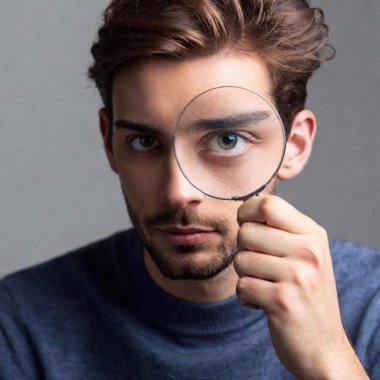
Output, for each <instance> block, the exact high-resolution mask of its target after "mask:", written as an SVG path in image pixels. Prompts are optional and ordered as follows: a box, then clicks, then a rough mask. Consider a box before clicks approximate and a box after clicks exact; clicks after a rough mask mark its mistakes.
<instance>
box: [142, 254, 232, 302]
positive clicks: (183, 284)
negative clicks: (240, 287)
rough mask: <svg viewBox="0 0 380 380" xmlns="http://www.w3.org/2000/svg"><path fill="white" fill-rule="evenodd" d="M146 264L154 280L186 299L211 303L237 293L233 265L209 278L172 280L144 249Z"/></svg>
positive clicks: (170, 291)
mask: <svg viewBox="0 0 380 380" xmlns="http://www.w3.org/2000/svg"><path fill="white" fill-rule="evenodd" d="M143 257H144V264H145V267H146V270H147V272H148V273H149V275H150V277H151V278H152V280H153V281H154V282H155V283H156V284H157V285H158V286H159V287H160V288H161V289H163V290H165V291H166V292H167V293H169V294H171V295H173V296H175V297H177V298H180V299H182V300H184V301H188V302H192V303H197V304H210V303H217V302H220V301H224V300H226V299H227V298H229V297H231V296H233V295H235V294H236V284H237V282H238V279H239V278H238V275H237V274H236V272H235V270H234V268H233V265H230V266H229V267H228V268H226V269H225V270H224V271H223V272H221V273H219V274H218V275H217V276H215V277H213V278H211V279H209V280H172V279H169V278H167V277H165V276H164V275H163V274H162V273H161V272H160V270H159V269H158V267H157V265H156V264H155V263H154V261H153V260H152V258H151V257H150V255H149V254H148V253H147V252H146V250H145V249H144V253H143Z"/></svg>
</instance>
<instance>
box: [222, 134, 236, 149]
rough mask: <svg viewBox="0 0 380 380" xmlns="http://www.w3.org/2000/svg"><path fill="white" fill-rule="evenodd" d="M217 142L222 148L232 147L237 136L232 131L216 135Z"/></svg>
mask: <svg viewBox="0 0 380 380" xmlns="http://www.w3.org/2000/svg"><path fill="white" fill-rule="evenodd" d="M218 143H219V145H220V146H221V147H222V148H223V149H233V148H235V146H236V144H237V136H236V135H234V134H232V133H225V134H223V135H220V136H219V137H218Z"/></svg>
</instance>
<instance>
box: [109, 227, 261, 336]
mask: <svg viewBox="0 0 380 380" xmlns="http://www.w3.org/2000/svg"><path fill="white" fill-rule="evenodd" d="M113 251H114V252H113V253H114V257H115V259H116V260H115V264H116V267H117V271H118V272H119V275H120V278H121V280H122V281H123V284H124V286H125V287H126V290H127V293H128V298H129V299H130V301H131V302H132V304H133V307H134V308H135V309H136V312H138V313H139V314H140V315H142V316H143V317H144V318H146V319H149V320H150V321H151V322H153V323H155V324H158V325H160V326H161V327H162V328H164V329H167V330H170V331H173V332H176V333H181V334H190V335H211V334H220V333H226V332H229V331H233V330H236V329H239V328H241V327H243V326H245V325H248V324H250V323H254V322H256V321H258V320H259V319H263V317H264V315H263V313H262V311H260V310H253V309H248V308H243V307H242V306H241V305H240V303H239V301H238V299H237V297H236V296H233V297H230V298H228V299H227V300H225V301H222V302H218V303H215V304H202V305H200V304H194V303H191V302H187V301H184V300H181V299H179V298H176V297H174V296H172V295H170V294H168V293H167V292H165V291H164V290H162V289H161V288H160V287H158V286H157V285H156V283H155V282H154V281H153V280H152V279H151V277H150V275H149V274H148V272H147V270H146V268H145V265H144V262H143V255H142V251H143V250H142V245H141V242H140V240H139V238H138V236H137V233H136V232H135V231H134V230H130V231H127V232H126V233H125V234H124V236H123V238H122V239H121V240H119V241H118V243H117V244H115V245H114V247H113Z"/></svg>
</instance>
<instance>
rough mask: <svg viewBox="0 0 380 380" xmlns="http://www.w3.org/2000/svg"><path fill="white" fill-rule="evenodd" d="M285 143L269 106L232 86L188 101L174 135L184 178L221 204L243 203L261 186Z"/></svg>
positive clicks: (274, 167) (276, 165) (279, 123)
mask: <svg viewBox="0 0 380 380" xmlns="http://www.w3.org/2000/svg"><path fill="white" fill-rule="evenodd" d="M285 143H286V138H285V132H284V127H283V124H282V121H281V119H280V117H279V115H278V113H277V111H276V109H275V108H274V107H273V105H272V104H271V103H270V102H269V101H268V100H266V99H265V98H264V97H263V96H261V95H260V94H258V93H256V92H253V91H251V90H248V89H244V88H241V87H231V86H225V87H218V88H214V89H211V90H208V91H206V92H204V93H202V94H200V95H198V96H197V97H195V98H194V99H192V100H191V101H190V102H189V103H188V104H187V106H186V107H185V108H184V110H183V111H182V113H181V115H180V117H179V119H178V121H177V125H176V129H175V135H174V150H175V155H176V159H177V162H178V165H179V167H180V168H181V170H182V172H183V174H184V176H185V177H186V178H187V179H188V180H189V181H190V182H191V184H192V185H193V186H195V187H196V188H197V189H199V190H200V191H202V192H203V193H205V194H207V195H210V196H212V197H215V198H220V199H243V198H245V197H247V196H250V195H254V194H255V193H256V192H257V191H260V189H262V188H263V187H265V186H266V185H267V183H268V182H270V180H271V179H272V178H273V177H274V175H275V174H276V172H277V170H278V168H279V166H280V164H281V161H282V159H283V155H284V151H285Z"/></svg>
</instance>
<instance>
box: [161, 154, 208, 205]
mask: <svg viewBox="0 0 380 380" xmlns="http://www.w3.org/2000/svg"><path fill="white" fill-rule="evenodd" d="M163 173H165V175H164V178H163V185H162V189H161V194H160V195H161V200H162V202H164V203H165V204H167V205H168V206H170V207H171V208H175V209H184V208H189V207H195V206H197V205H198V204H200V203H201V202H202V201H203V200H204V197H205V195H204V194H203V193H202V192H201V191H199V190H198V189H196V188H195V187H194V186H193V185H192V184H191V183H190V182H189V181H188V180H187V179H186V177H185V176H184V175H183V173H182V171H181V169H180V168H179V166H178V163H177V161H176V159H175V157H174V153H171V154H170V155H169V157H168V158H167V160H166V162H165V168H164V170H163Z"/></svg>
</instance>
